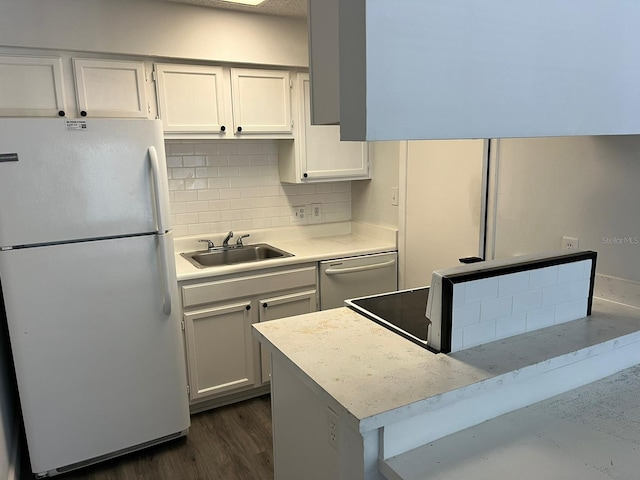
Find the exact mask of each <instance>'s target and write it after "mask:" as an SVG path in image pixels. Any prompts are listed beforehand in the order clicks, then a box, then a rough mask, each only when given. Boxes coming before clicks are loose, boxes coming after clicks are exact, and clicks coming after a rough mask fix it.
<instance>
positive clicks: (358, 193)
mask: <svg viewBox="0 0 640 480" xmlns="http://www.w3.org/2000/svg"><path fill="white" fill-rule="evenodd" d="M369 148H370V151H371V156H370V161H371V168H372V172H373V178H372V179H371V180H360V181H354V182H352V184H351V208H352V215H351V218H352V220H353V221H356V222H362V223H371V224H374V225H382V226H385V227H390V228H398V226H399V219H398V212H399V210H398V206H397V205H392V204H391V187H398V186H399V184H398V182H399V160H400V144H399V143H398V142H373V143H371V144H370V145H369Z"/></svg>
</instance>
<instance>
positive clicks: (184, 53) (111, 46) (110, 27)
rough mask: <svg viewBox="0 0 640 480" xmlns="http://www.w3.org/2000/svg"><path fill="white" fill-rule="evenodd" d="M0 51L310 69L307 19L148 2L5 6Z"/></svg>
mask: <svg viewBox="0 0 640 480" xmlns="http://www.w3.org/2000/svg"><path fill="white" fill-rule="evenodd" d="M0 45H2V46H15V47H30V48H47V49H54V50H75V51H86V52H104V53H117V54H131V55H143V56H158V57H173V58H185V59H199V60H212V61H218V62H234V63H255V64H267V65H268V64H272V65H288V66H299V67H306V66H307V65H308V51H307V28H306V20H305V19H300V18H289V17H278V16H273V15H256V14H252V13H244V12H233V11H229V10H221V9H211V8H202V7H195V6H193V5H183V4H176V3H172V2H162V1H151V0H46V1H41V0H2V5H1V6H0Z"/></svg>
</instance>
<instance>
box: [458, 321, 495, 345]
mask: <svg viewBox="0 0 640 480" xmlns="http://www.w3.org/2000/svg"><path fill="white" fill-rule="evenodd" d="M495 339H496V322H495V320H492V321H490V322H481V323H476V324H475V325H469V326H468V327H465V328H464V330H463V333H462V346H463V347H464V348H469V347H472V346H476V345H481V344H483V343H488V342H492V341H494V340H495Z"/></svg>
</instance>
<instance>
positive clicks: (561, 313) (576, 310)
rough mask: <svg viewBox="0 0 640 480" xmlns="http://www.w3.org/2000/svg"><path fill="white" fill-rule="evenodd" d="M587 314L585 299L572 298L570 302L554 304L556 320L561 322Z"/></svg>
mask: <svg viewBox="0 0 640 480" xmlns="http://www.w3.org/2000/svg"><path fill="white" fill-rule="evenodd" d="M586 316H587V300H586V299H582V300H574V301H572V302H567V303H562V304H560V305H556V322H555V323H563V322H568V321H570V320H575V319H577V318H582V317H586Z"/></svg>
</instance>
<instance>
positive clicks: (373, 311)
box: [346, 287, 437, 353]
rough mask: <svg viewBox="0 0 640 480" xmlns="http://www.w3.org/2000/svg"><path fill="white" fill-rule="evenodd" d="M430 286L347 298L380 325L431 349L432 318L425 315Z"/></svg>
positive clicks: (353, 306) (354, 308)
mask: <svg viewBox="0 0 640 480" xmlns="http://www.w3.org/2000/svg"><path fill="white" fill-rule="evenodd" d="M428 298H429V287H423V288H415V289H412V290H402V291H399V292H391V293H383V294H381V295H373V296H371V297H361V298H355V299H352V300H347V302H346V303H347V305H348V306H349V307H351V308H352V309H353V310H355V311H356V312H358V313H361V314H363V315H365V316H366V317H367V318H370V319H371V320H373V321H375V322H377V323H379V324H380V325H382V326H384V327H386V328H388V329H390V330H392V331H394V332H396V333H398V334H400V335H402V336H403V337H405V338H407V339H408V340H411V341H412V342H414V343H416V344H418V345H420V346H421V347H424V348H426V349H428V350H430V351H432V352H436V353H437V350H434V349H432V348H431V347H429V346H428V345H427V333H428V329H429V325H430V324H431V322H430V320H429V319H428V318H427V317H426V316H425V313H426V310H427V299H428Z"/></svg>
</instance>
